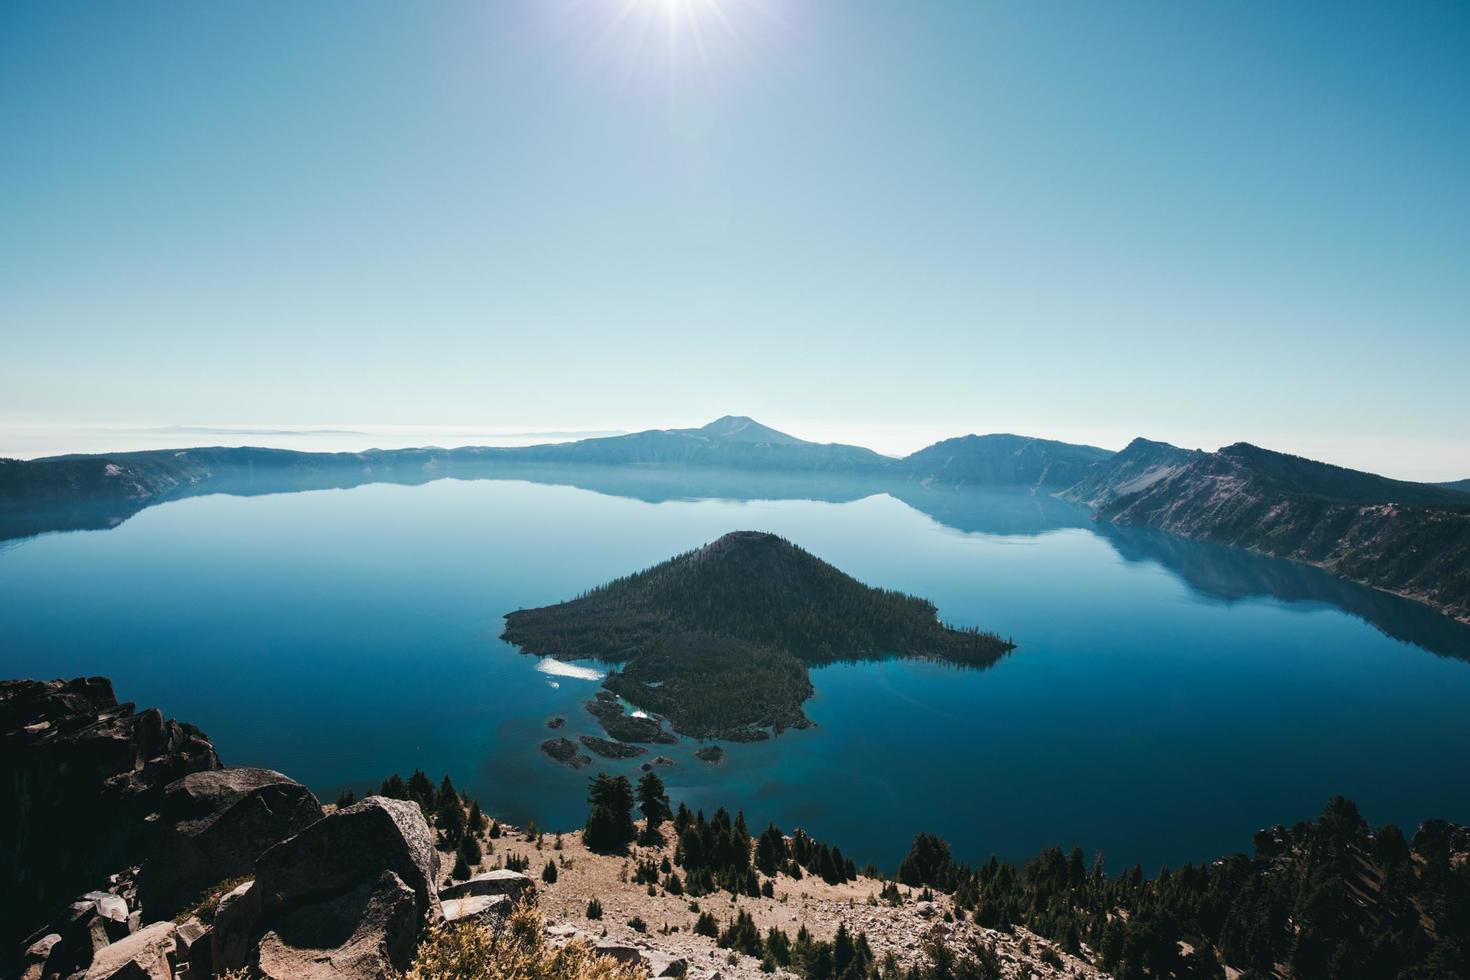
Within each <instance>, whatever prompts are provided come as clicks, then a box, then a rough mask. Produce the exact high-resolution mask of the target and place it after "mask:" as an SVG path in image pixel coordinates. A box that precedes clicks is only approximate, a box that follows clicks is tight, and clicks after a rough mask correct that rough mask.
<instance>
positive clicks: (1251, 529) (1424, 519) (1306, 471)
mask: <svg viewBox="0 0 1470 980" xmlns="http://www.w3.org/2000/svg"><path fill="white" fill-rule="evenodd" d="M1069 492H1070V491H1069ZM1100 499H1102V500H1103V503H1102V504H1100V505H1099V507H1098V516H1099V518H1100V519H1103V520H1108V521H1113V522H1114V523H1118V524H1128V525H1138V526H1144V527H1156V528H1160V529H1162V530H1165V531H1168V532H1170V533H1172V534H1178V535H1181V536H1183V537H1188V538H1196V539H1199V540H1203V541H1215V542H1219V543H1222V544H1228V545H1233V546H1235V547H1240V548H1247V549H1249V550H1252V551H1257V552H1260V553H1262V554H1267V555H1272V556H1274V557H1278V558H1289V559H1292V560H1296V561H1305V562H1309V563H1311V564H1314V565H1320V566H1321V567H1323V568H1326V569H1328V570H1329V571H1331V572H1333V573H1335V574H1337V575H1341V576H1343V577H1344V578H1348V579H1352V580H1353V581H1357V582H1361V583H1364V584H1366V585H1371V586H1374V587H1376V588H1381V589H1387V590H1389V591H1392V592H1397V593H1400V594H1402V595H1406V596H1409V597H1411V598H1415V599H1419V600H1421V601H1424V602H1427V603H1429V604H1431V605H1434V606H1436V607H1438V608H1440V609H1442V610H1443V611H1445V612H1447V613H1448V614H1450V615H1452V616H1455V617H1456V618H1459V619H1462V620H1466V621H1470V501H1466V500H1465V498H1464V496H1463V495H1461V494H1458V493H1456V492H1455V491H1453V490H1447V489H1444V488H1441V487H1432V486H1427V485H1424V484H1415V483H1404V482H1401V481H1397V480H1389V479H1385V478H1383V477H1379V476H1374V475H1373V474H1370V473H1360V472H1357V471H1354V470H1346V469H1343V468H1342V467H1337V466H1329V465H1327V464H1325V463H1316V462H1313V461H1311V460H1304V459H1301V458H1299V457H1295V456H1288V455H1286V454H1283V453H1275V452H1271V451H1269V450H1265V449H1260V448H1258V447H1255V446H1250V445H1247V444H1244V443H1242V444H1237V445H1234V446H1228V447H1226V448H1224V449H1222V450H1220V451H1219V452H1216V453H1208V454H1203V455H1200V456H1198V457H1197V458H1195V459H1194V460H1193V461H1192V462H1190V463H1188V464H1186V465H1184V466H1175V467H1172V468H1169V469H1168V471H1167V472H1164V473H1161V474H1160V475H1158V476H1157V478H1155V479H1153V480H1152V481H1151V482H1148V483H1147V485H1146V486H1144V487H1143V488H1142V489H1139V490H1137V491H1135V492H1132V493H1112V494H1109V493H1107V492H1106V491H1103V492H1102V493H1101V494H1100Z"/></svg>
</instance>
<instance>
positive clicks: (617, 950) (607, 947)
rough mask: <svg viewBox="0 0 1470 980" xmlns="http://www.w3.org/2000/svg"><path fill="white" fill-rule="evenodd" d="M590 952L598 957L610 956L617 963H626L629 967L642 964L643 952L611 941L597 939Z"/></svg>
mask: <svg viewBox="0 0 1470 980" xmlns="http://www.w3.org/2000/svg"><path fill="white" fill-rule="evenodd" d="M592 950H593V952H595V953H596V954H597V955H598V956H611V957H612V958H613V959H615V960H617V961H618V962H619V963H626V964H628V965H630V966H642V965H643V962H644V961H643V950H641V949H639V948H638V947H637V946H630V945H629V944H628V943H620V942H617V941H615V940H612V939H599V940H598V941H597V942H595V943H593V944H592Z"/></svg>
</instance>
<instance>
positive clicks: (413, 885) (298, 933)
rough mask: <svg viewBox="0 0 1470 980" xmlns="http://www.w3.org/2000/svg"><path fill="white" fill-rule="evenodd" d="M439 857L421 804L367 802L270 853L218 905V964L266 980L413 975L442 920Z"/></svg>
mask: <svg viewBox="0 0 1470 980" xmlns="http://www.w3.org/2000/svg"><path fill="white" fill-rule="evenodd" d="M438 876H439V854H438V852H437V851H436V850H435V849H434V837H433V834H432V832H431V831H430V830H429V825H428V824H427V823H426V822H425V821H424V817H423V814H422V813H421V812H420V810H419V808H418V806H417V804H414V803H411V802H408V801H406V800H390V799H384V798H383V797H381V796H370V797H368V798H367V799H365V800H363V801H362V802H360V803H357V804H354V805H353V806H350V807H347V808H345V809H342V810H338V811H336V812H335V813H333V814H332V815H330V816H328V817H324V818H323V819H321V820H319V821H317V822H316V823H314V824H312V825H311V826H309V827H307V828H306V829H305V830H303V831H302V832H301V833H299V834H297V835H296V836H295V837H292V838H290V839H288V840H285V841H282V842H281V843H279V844H277V845H276V846H274V847H272V848H270V849H269V850H267V851H266V852H265V853H264V854H262V855H261V856H260V858H259V860H257V861H256V862H255V880H254V882H253V883H252V884H251V885H250V886H249V887H242V888H239V889H236V891H235V892H232V893H231V895H230V896H227V898H226V900H225V901H222V902H221V903H220V908H219V911H218V912H217V913H216V915H215V922H214V930H213V935H212V937H211V944H212V945H211V954H212V965H213V968H214V969H215V971H217V972H223V971H228V970H233V969H238V968H239V967H242V966H249V967H250V968H251V969H253V970H255V971H256V972H259V973H261V974H263V975H265V976H269V977H278V978H285V977H303V978H308V980H318V978H321V980H326V978H339V980H340V978H353V980H357V978H374V980H377V978H382V977H388V976H391V975H392V974H393V973H394V972H396V971H402V970H405V969H407V968H408V966H409V963H410V961H411V959H412V957H413V950H414V946H415V944H416V942H417V940H418V937H419V934H420V933H421V932H422V930H423V929H424V928H425V927H426V926H429V925H432V924H434V923H437V922H440V921H442V919H443V908H442V906H441V905H440V902H439V896H438V893H437V892H436V891H435V889H434V882H435V881H436V880H437V879H438Z"/></svg>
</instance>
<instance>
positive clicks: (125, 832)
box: [0, 677, 220, 945]
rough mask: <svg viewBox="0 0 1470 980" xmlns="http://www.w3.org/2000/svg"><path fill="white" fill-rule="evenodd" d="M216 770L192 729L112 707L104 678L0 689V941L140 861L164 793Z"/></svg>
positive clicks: (9, 940) (152, 713)
mask: <svg viewBox="0 0 1470 980" xmlns="http://www.w3.org/2000/svg"><path fill="white" fill-rule="evenodd" d="M219 765H220V762H219V758H218V757H217V756H216V755H215V752H214V746H212V745H210V743H209V740H208V739H206V738H205V737H204V734H203V733H202V732H200V731H199V729H197V728H195V727H194V726H192V725H189V724H186V723H183V722H176V721H171V720H168V719H165V718H164V716H163V714H162V713H161V712H159V711H158V710H157V709H153V708H150V709H148V710H145V711H135V710H134V707H133V705H131V704H119V703H118V701H117V698H116V697H115V696H114V695H113V691H112V683H111V682H110V681H108V680H107V679H106V678H102V677H89V678H78V679H77V680H71V681H50V682H44V683H43V682H38V681H5V682H0V786H4V787H6V790H7V794H8V795H7V802H6V805H5V806H3V807H0V880H3V881H5V882H6V888H5V889H4V891H3V895H4V898H3V902H4V908H3V910H0V923H3V927H0V928H3V930H4V933H3V936H0V939H3V940H4V941H5V943H6V945H11V944H13V943H14V942H15V941H16V940H17V939H19V938H20V936H22V935H24V934H25V933H26V932H27V931H28V930H29V929H30V928H32V927H34V926H36V925H39V924H40V922H41V921H42V920H43V916H44V915H45V913H46V912H47V911H48V910H50V909H52V908H53V907H55V906H56V905H57V904H58V903H61V902H64V901H65V900H66V899H68V898H71V897H72V896H74V895H76V894H77V893H79V892H82V891H85V890H86V889H87V888H88V887H93V886H94V885H95V884H96V883H97V882H99V881H105V880H106V878H107V875H109V874H110V873H112V872H115V871H118V870H120V869H122V868H126V867H128V866H130V865H134V864H137V863H138V862H139V861H141V860H142V859H143V857H144V856H145V855H146V853H147V849H148V846H149V843H150V842H149V837H150V832H151V830H152V826H153V825H152V824H151V823H150V822H148V821H147V819H146V818H147V817H148V815H149V814H151V813H153V812H154V811H156V810H157V808H158V806H159V804H160V803H161V802H162V800H163V795H164V787H166V786H167V785H168V784H169V783H172V782H173V781H174V780H176V779H179V778H180V777H182V776H185V775H188V774H189V773H197V772H207V771H210V770H215V769H218V768H219Z"/></svg>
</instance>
